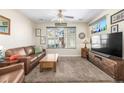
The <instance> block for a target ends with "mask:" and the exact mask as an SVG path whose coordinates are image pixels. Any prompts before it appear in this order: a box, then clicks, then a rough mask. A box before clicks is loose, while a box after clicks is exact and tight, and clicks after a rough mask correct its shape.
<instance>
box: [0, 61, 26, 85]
mask: <svg viewBox="0 0 124 93" xmlns="http://www.w3.org/2000/svg"><path fill="white" fill-rule="evenodd" d="M22 82H24V63H17V64H13V65H9V66H5V67H0V83H22Z"/></svg>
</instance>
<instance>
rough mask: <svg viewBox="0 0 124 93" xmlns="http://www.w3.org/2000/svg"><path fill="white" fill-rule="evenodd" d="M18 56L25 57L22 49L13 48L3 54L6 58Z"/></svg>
mask: <svg viewBox="0 0 124 93" xmlns="http://www.w3.org/2000/svg"><path fill="white" fill-rule="evenodd" d="M15 54H19V55H21V56H25V55H26V52H25V50H24V48H23V47H21V48H13V49H8V50H6V52H5V56H6V57H10V56H11V55H15Z"/></svg>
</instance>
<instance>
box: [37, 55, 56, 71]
mask: <svg viewBox="0 0 124 93" xmlns="http://www.w3.org/2000/svg"><path fill="white" fill-rule="evenodd" d="M39 62H40V72H42V71H43V69H46V68H52V69H54V71H55V72H56V63H57V62H58V54H47V55H46V56H45V57H44V58H43V59H41V60H40V61H39Z"/></svg>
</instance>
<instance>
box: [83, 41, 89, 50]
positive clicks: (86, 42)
mask: <svg viewBox="0 0 124 93" xmlns="http://www.w3.org/2000/svg"><path fill="white" fill-rule="evenodd" d="M83 43H84V44H85V47H84V48H87V44H88V43H89V42H88V40H87V39H85V40H84V41H83Z"/></svg>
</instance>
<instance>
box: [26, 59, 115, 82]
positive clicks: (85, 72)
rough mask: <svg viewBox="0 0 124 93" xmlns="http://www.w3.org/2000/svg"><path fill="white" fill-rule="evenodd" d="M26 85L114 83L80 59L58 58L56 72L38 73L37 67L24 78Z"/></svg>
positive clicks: (90, 64)
mask: <svg viewBox="0 0 124 93" xmlns="http://www.w3.org/2000/svg"><path fill="white" fill-rule="evenodd" d="M25 82H26V83H76V82H77V83H79V82H80V83H81V82H115V80H114V79H113V78H111V77H110V76H109V75H107V74H106V73H104V72H103V71H102V70H100V69H99V68H97V67H96V66H95V65H93V64H92V63H90V62H89V61H87V60H86V59H83V58H81V57H59V61H58V63H57V69H56V72H54V71H53V70H51V69H49V70H45V71H43V72H40V67H39V65H38V66H37V67H35V68H34V69H33V70H32V71H31V72H30V73H29V74H28V75H27V76H26V77H25Z"/></svg>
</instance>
